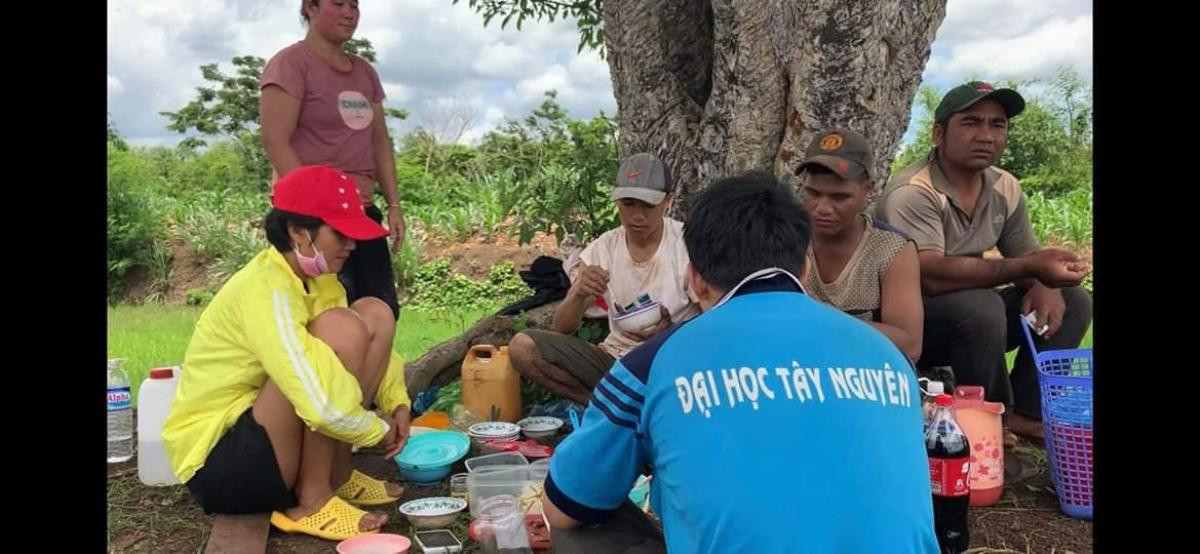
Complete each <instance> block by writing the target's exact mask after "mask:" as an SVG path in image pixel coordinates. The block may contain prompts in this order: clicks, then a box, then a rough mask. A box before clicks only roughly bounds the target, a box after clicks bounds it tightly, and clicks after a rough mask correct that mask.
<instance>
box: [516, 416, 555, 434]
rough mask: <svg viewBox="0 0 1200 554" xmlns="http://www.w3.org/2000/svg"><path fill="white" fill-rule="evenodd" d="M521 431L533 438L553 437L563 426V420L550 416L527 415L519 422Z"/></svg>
mask: <svg viewBox="0 0 1200 554" xmlns="http://www.w3.org/2000/svg"><path fill="white" fill-rule="evenodd" d="M517 425H519V426H520V427H521V432H522V433H524V434H525V436H526V437H529V438H531V439H543V438H546V437H552V436H554V434H555V433H557V432H558V430H559V429H561V428H562V426H563V420H561V419H559V418H557V417H550V416H534V417H527V418H525V419H522V420H521V421H518V422H517Z"/></svg>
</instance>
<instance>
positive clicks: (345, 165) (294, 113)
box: [260, 0, 404, 324]
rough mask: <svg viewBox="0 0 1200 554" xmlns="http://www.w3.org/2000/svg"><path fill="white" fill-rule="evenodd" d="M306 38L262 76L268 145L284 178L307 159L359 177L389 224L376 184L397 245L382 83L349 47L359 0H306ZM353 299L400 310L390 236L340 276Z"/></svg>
mask: <svg viewBox="0 0 1200 554" xmlns="http://www.w3.org/2000/svg"><path fill="white" fill-rule="evenodd" d="M300 15H301V17H303V18H304V21H305V22H306V23H307V24H308V33H307V35H305V37H304V40H301V41H300V42H297V43H295V44H292V45H290V46H288V47H286V48H284V49H283V50H280V51H279V52H278V53H277V54H275V56H274V57H272V58H271V60H270V61H269V62H267V65H266V67H265V68H264V69H263V74H262V82H261V85H260V86H261V88H262V104H261V106H260V115H261V120H262V137H263V146H264V147H265V148H266V150H267V156H268V157H269V158H270V159H271V165H272V166H273V167H274V169H275V175H276V177H277V178H278V177H279V176H282V175H283V174H285V173H287V172H288V171H291V170H292V169H294V168H296V167H300V166H303V165H328V166H332V167H335V168H337V169H340V170H342V171H343V172H345V173H347V174H349V175H350V176H352V177H354V180H355V181H356V184H357V185H358V192H359V196H360V197H361V199H362V202H363V207H364V209H365V211H366V212H367V215H368V216H370V217H371V219H374V220H375V221H378V222H380V223H383V214H382V212H380V211H379V208H377V207H376V206H375V202H374V192H375V183H376V182H378V183H379V185H380V190H381V192H382V193H383V197H384V199H386V200H387V225H386V227H387V228H388V230H389V231H390V234H391V237H392V248H393V250H394V249H396V248H398V247H399V246H400V245H401V244H402V243H403V241H404V211H403V210H402V209H401V208H400V199H399V197H398V195H397V193H396V162H395V158H394V155H393V153H392V143H391V139H389V138H388V131H387V124H386V123H385V121H384V113H383V98H384V94H383V86H382V85H381V84H380V82H379V75H378V74H376V73H375V70H374V69H373V68H372V67H371V65H370V64H369V63H367V61H366V60H364V59H363V58H361V57H359V56H355V55H352V54H349V53H347V52H346V51H345V49H344V45H345V44H346V41H348V40H350V39H351V38H353V36H354V30H355V29H356V28H357V27H358V16H359V13H358V2H357V1H355V0H302V1H301V6H300ZM339 277H340V279H341V282H342V285H344V286H345V287H346V296H347V298H348V300H349V301H350V303H354V301H356V300H358V299H360V298H377V299H379V300H381V301H382V303H383V304H385V305H386V306H387V307H388V308H390V309H391V312H392V321H393V324H394V322H395V320H396V318H397V317H398V316H399V313H400V311H399V306H398V304H397V300H396V282H395V277H394V274H393V272H392V264H391V256H390V255H389V253H388V247H387V239H386V238H381V239H378V240H375V241H363V242H360V243H358V244H357V248H356V249H355V250H354V251H353V253H351V255H350V259H349V260H347V261H346V265H345V268H344V269H343V270H342V272H341V273H340V274H339Z"/></svg>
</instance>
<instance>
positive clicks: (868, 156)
mask: <svg viewBox="0 0 1200 554" xmlns="http://www.w3.org/2000/svg"><path fill="white" fill-rule="evenodd" d="M810 164H817V165H820V166H824V167H826V168H829V170H830V171H832V172H834V173H835V174H837V176H838V177H841V178H843V179H850V180H856V179H870V178H871V169H870V168H871V166H872V165H874V164H875V156H874V155H873V154H872V153H871V143H870V142H868V141H867V137H864V136H862V135H861V134H859V133H856V132H854V131H851V130H849V129H830V130H828V131H824V132H822V133H817V136H816V137H815V138H813V141H812V144H811V145H809V147H808V150H806V151H805V152H804V163H802V164H800V167H799V168H798V169H797V170H796V173H797V174H799V173H800V172H801V171H803V170H804V168H805V167H807V166H808V165H810Z"/></svg>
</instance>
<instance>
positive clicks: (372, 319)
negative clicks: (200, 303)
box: [162, 166, 410, 540]
mask: <svg viewBox="0 0 1200 554" xmlns="http://www.w3.org/2000/svg"><path fill="white" fill-rule="evenodd" d="M271 206H272V208H271V211H270V212H269V213H268V214H267V217H266V220H265V221H264V223H263V227H264V229H265V231H266V235H267V241H268V242H270V243H271V246H270V247H269V248H267V249H265V250H263V251H262V252H260V253H259V254H258V255H257V256H255V257H254V259H252V260H250V262H249V263H248V264H246V266H245V267H243V268H242V269H241V270H239V271H238V272H237V273H236V274H234V275H233V277H231V278H230V279H229V281H228V282H227V283H225V285H224V286H223V287H221V290H220V291H219V292H217V294H216V296H215V297H213V300H212V302H211V303H209V305H208V307H206V308H205V309H204V312H203V313H202V314H200V319H199V321H198V322H197V323H196V329H195V331H194V332H193V334H192V339H191V342H190V343H189V344H188V349H187V354H186V355H185V357H184V366H185V367H186V368H187V370H186V371H184V372H183V374H182V377H181V379H180V382H179V387H178V389H177V391H176V394H175V399H174V401H173V403H172V404H171V410H170V413H169V415H168V417H167V421H166V424H165V425H164V428H163V433H162V435H163V441H164V443H165V444H166V448H167V454H168V456H169V457H170V460H171V466H172V468H173V469H174V471H175V474H176V475H177V476H178V477H179V480H180V481H181V482H183V483H186V484H187V487H188V489H189V490H190V491H191V492H192V495H193V496H194V497H195V498H196V500H197V502H198V503H199V504H200V506H201V507H202V508H203V509H204V511H205V512H207V513H224V514H245V513H259V512H273V513H272V515H271V523H272V524H273V525H275V526H276V527H278V528H279V529H281V530H283V531H286V532H301V533H307V534H310V535H314V536H317V537H321V538H325V539H330V540H342V539H345V538H349V537H352V536H355V535H358V534H362V533H370V532H375V531H377V530H378V529H379V528H380V527H382V526H383V524H384V523H386V522H387V515H386V514H385V513H383V512H370V513H368V512H366V511H363V510H361V509H359V508H358V507H356V506H377V505H381V504H387V503H390V502H394V501H396V500H398V499H399V498H400V496H401V494H402V493H403V492H404V491H403V489H402V488H401V487H400V486H398V485H396V484H394V483H388V482H385V481H381V480H378V479H374V478H371V477H368V476H367V475H365V474H363V473H362V472H359V471H357V470H353V469H352V468H351V466H350V450H351V447H352V446H380V447H381V448H382V449H383V451H384V453H385V454H384V456H385V457H387V458H391V457H393V456H395V455H396V454H397V453H399V452H400V450H401V449H403V447H404V444H405V442H406V439H407V437H408V428H409V408H408V407H409V404H410V402H409V398H408V393H407V392H406V390H405V389H406V387H405V384H404V363H403V361H402V360H401V359H400V357H399V356H397V355H396V354H395V353H394V352H392V347H391V344H392V336H393V333H394V330H395V320H394V319H393V318H392V311H391V308H389V307H388V306H387V304H385V303H384V302H383V301H382V300H379V299H378V298H373V297H366V298H362V299H359V300H357V301H355V302H354V304H353V305H350V306H347V303H346V291H345V289H343V288H342V285H341V283H339V282H338V276H337V272H338V270H339V269H341V267H342V265H343V264H344V263H345V261H346V258H347V257H348V256H349V255H350V252H351V251H352V250H354V248H355V246H356V242H357V241H360V240H371V239H376V238H380V237H383V236H386V235H387V229H384V228H383V227H382V226H380V225H379V224H378V223H375V222H374V221H371V220H370V219H369V218H368V217H367V215H366V214H365V213H364V211H363V205H362V202H360V201H359V199H358V189H357V187H356V186H355V184H354V180H353V179H351V178H350V177H349V176H347V175H346V174H345V173H342V172H341V171H338V170H336V169H333V168H330V167H325V166H306V167H300V168H296V169H294V170H292V171H290V172H288V173H287V174H286V175H284V176H283V178H282V179H280V180H279V181H278V182H277V183H276V184H275V189H274V194H273V195H272V197H271ZM376 410H378V414H379V415H377V413H376Z"/></svg>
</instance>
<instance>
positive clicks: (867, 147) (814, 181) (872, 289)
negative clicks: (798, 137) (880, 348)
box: [797, 129, 924, 363]
mask: <svg viewBox="0 0 1200 554" xmlns="http://www.w3.org/2000/svg"><path fill="white" fill-rule="evenodd" d="M873 165H874V156H873V155H872V153H871V143H870V142H868V141H867V139H866V137H864V136H862V135H861V134H859V133H856V132H854V131H851V130H848V129H833V130H829V131H825V132H823V133H818V134H817V136H816V137H815V138H813V142H812V145H811V146H809V147H808V151H807V152H806V154H805V159H804V163H803V164H801V165H800V168H799V169H797V174H798V175H799V176H800V177H801V179H802V184H801V187H800V197H801V199H802V200H803V201H804V207H805V208H806V209H807V210H808V213H809V216H810V217H811V218H812V244H811V245H810V247H809V250H808V272H807V273H806V274H805V277H804V279H803V283H804V290H805V292H806V293H808V295H809V296H811V297H813V298H815V299H817V300H820V301H822V302H825V303H826V304H830V305H832V306H834V307H836V308H838V309H839V310H842V311H843V312H846V313H847V314H850V315H852V316H854V317H857V318H860V319H862V320H863V321H866V322H867V323H869V324H871V325H872V326H873V327H875V328H876V329H877V330H879V332H881V333H883V334H884V335H886V336H887V337H888V338H889V339H891V341H892V342H893V343H894V344H895V345H896V347H897V348H899V349H900V351H901V352H904V354H905V355H906V356H908V357H909V359H910V360H913V361H914V363H915V362H916V360H917V359H918V358H920V357H921V333H922V327H923V324H922V316H923V313H924V310H923V308H922V306H921V273H920V263H919V262H918V261H917V249H916V246H915V245H914V244H913V243H912V240H911V239H909V238H908V237H907V236H905V235H904V234H903V233H901V232H900V231H898V230H896V229H895V228H894V227H892V226H891V225H888V224H887V223H884V222H883V221H880V220H878V219H875V218H873V217H871V216H870V215H869V214H866V213H863V208H864V207H865V206H866V203H867V198H868V197H869V196H870V195H871V193H872V192H873V191H874V190H875V179H873V178H872V177H871V166H873Z"/></svg>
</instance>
